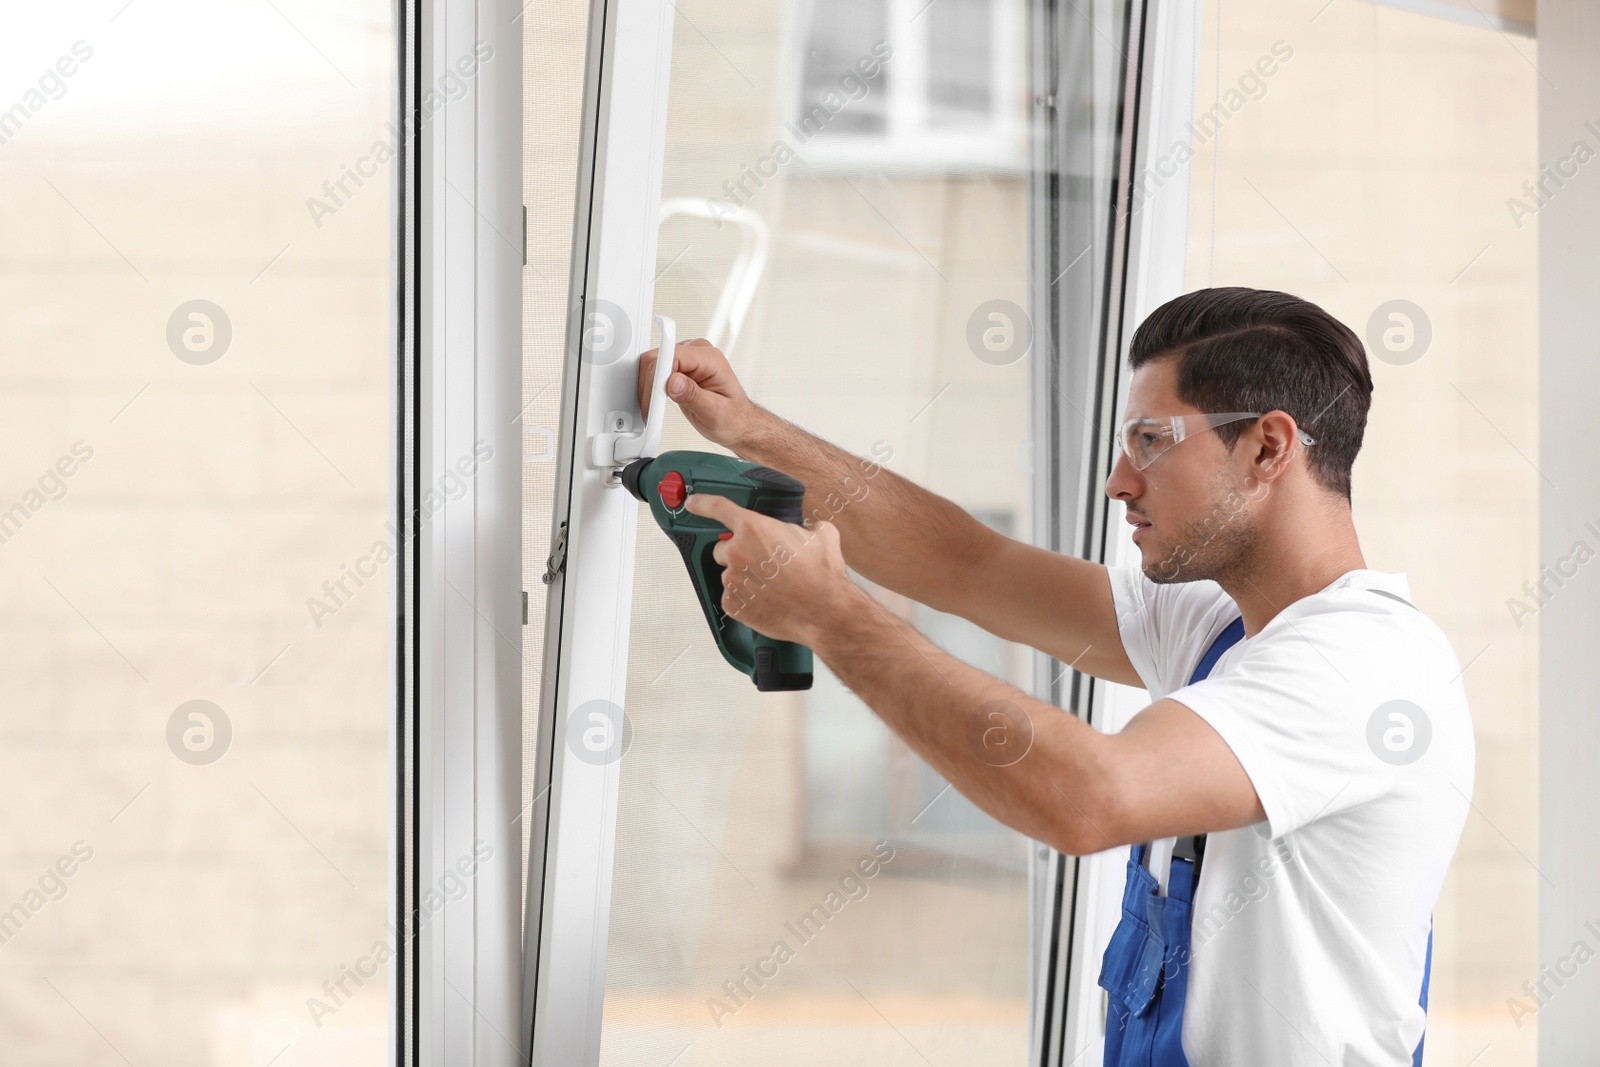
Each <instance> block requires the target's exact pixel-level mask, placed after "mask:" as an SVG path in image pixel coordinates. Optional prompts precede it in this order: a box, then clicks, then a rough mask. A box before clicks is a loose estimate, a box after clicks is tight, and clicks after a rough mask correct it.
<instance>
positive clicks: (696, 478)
mask: <svg viewBox="0 0 1600 1067" xmlns="http://www.w3.org/2000/svg"><path fill="white" fill-rule="evenodd" d="M622 484H623V485H624V486H626V487H627V489H628V491H629V492H630V493H632V494H633V495H634V496H635V497H637V498H638V499H640V500H642V501H644V502H645V503H646V504H649V505H650V514H651V515H652V516H654V518H655V520H656V525H657V526H660V527H661V529H662V530H664V531H666V534H667V536H668V537H670V538H671V539H672V543H673V544H675V545H677V546H678V552H679V553H680V554H681V555H682V556H683V562H684V563H685V564H686V565H687V566H688V568H689V580H690V581H691V582H692V583H693V585H694V591H695V596H696V597H697V598H698V599H699V601H700V609H701V611H703V612H704V613H705V617H706V622H707V623H708V624H709V625H710V626H711V636H712V637H713V638H715V639H716V642H717V650H718V651H720V652H721V653H722V658H723V659H726V660H727V661H728V662H729V663H731V664H733V665H734V666H735V667H737V668H739V670H741V671H743V672H744V673H745V674H747V675H749V676H750V678H751V679H753V680H754V681H755V683H756V688H757V689H759V690H761V691H762V692H773V691H779V690H792V689H810V688H811V650H810V649H809V648H807V647H806V646H804V645H801V644H796V643H795V642H793V641H776V640H773V639H772V638H770V637H767V636H765V635H764V634H759V633H756V632H755V631H754V630H752V629H750V627H748V626H746V625H745V624H744V623H741V622H739V621H738V620H737V619H735V618H733V617H731V616H730V615H728V614H727V613H726V612H725V611H723V610H722V572H723V570H724V569H725V568H724V567H723V566H722V564H720V563H718V562H717V561H716V560H715V559H713V558H712V556H711V550H712V549H713V548H715V547H716V545H717V541H718V540H719V535H721V534H724V533H727V532H728V528H727V527H726V526H724V525H722V524H721V523H720V522H716V521H715V520H713V519H709V518H706V517H705V516H703V515H696V514H694V513H693V512H691V511H689V510H688V509H687V508H685V507H684V506H683V505H684V501H685V500H686V499H687V498H688V494H689V493H708V494H711V495H714V496H722V497H727V498H728V499H729V500H731V501H733V502H734V503H735V504H738V505H739V506H740V507H742V508H747V509H749V510H750V511H754V512H758V513H760V514H762V515H770V516H771V517H773V518H775V519H781V520H783V521H784V522H793V523H797V524H801V523H803V522H804V501H805V492H806V487H805V486H804V485H802V484H801V483H800V482H799V481H797V480H795V479H794V478H791V477H790V476H789V475H787V474H784V473H782V472H780V471H775V470H773V469H772V468H771V467H762V466H759V465H757V464H754V463H749V462H746V461H745V460H742V459H734V458H733V457H731V456H721V455H717V454H715V453H712V452H693V451H688V450H675V451H672V452H663V453H662V454H661V455H659V456H645V457H644V458H642V459H637V460H634V461H633V462H632V463H630V464H628V465H627V466H626V467H624V468H623V470H622ZM754 580H755V581H757V582H759V580H760V579H759V576H756V578H755V579H754ZM758 588H759V587H758ZM758 595H759V594H758Z"/></svg>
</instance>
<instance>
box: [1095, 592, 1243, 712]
mask: <svg viewBox="0 0 1600 1067" xmlns="http://www.w3.org/2000/svg"><path fill="white" fill-rule="evenodd" d="M1106 571H1107V573H1108V575H1109V576H1110V578H1111V600H1112V603H1113V605H1114V606H1115V607H1116V612H1117V631H1118V633H1119V634H1120V635H1121V637H1122V649H1123V651H1124V652H1125V653H1126V654H1127V657H1128V662H1130V663H1132V664H1133V669H1134V670H1135V671H1137V672H1138V673H1139V677H1140V678H1141V679H1142V680H1143V681H1144V687H1145V689H1147V690H1148V691H1149V693H1150V697H1151V699H1152V700H1160V699H1161V698H1162V697H1164V696H1166V695H1167V694H1168V693H1171V692H1172V691H1173V690H1174V689H1177V688H1178V687H1179V686H1181V685H1183V683H1184V682H1186V681H1188V680H1189V674H1190V672H1192V671H1193V670H1194V666H1195V664H1196V663H1198V662H1199V660H1200V656H1201V654H1202V653H1203V652H1204V650H1205V646H1206V645H1207V644H1208V643H1209V642H1210V640H1211V638H1212V637H1213V636H1215V635H1216V634H1217V633H1219V632H1220V631H1221V629H1222V628H1223V627H1224V626H1226V625H1227V624H1228V623H1229V622H1230V621H1232V620H1233V618H1234V617H1235V616H1237V615H1238V614H1239V612H1238V610H1237V609H1236V608H1235V607H1234V605H1233V601H1232V600H1230V599H1229V598H1228V595H1227V594H1226V593H1224V592H1223V591H1222V587H1221V586H1219V585H1217V583H1216V582H1211V581H1204V582H1181V583H1178V582H1174V583H1170V584H1168V583H1159V582H1152V581H1151V580H1150V579H1148V578H1146V577H1145V576H1144V572H1143V571H1142V570H1140V569H1139V568H1138V567H1133V566H1124V567H1107V568H1106Z"/></svg>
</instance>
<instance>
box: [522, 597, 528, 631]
mask: <svg viewBox="0 0 1600 1067" xmlns="http://www.w3.org/2000/svg"><path fill="white" fill-rule="evenodd" d="M522 625H524V626H526V625H528V591H527V590H526V589H524V590H523V591H522Z"/></svg>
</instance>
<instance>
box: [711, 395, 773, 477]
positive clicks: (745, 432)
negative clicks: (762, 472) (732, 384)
mask: <svg viewBox="0 0 1600 1067" xmlns="http://www.w3.org/2000/svg"><path fill="white" fill-rule="evenodd" d="M775 421H776V416H774V415H773V414H772V412H770V411H768V410H767V409H766V408H764V407H762V406H761V405H760V404H757V403H756V402H755V401H753V400H752V401H751V402H750V411H749V413H748V414H747V415H746V416H745V418H744V419H743V420H742V421H741V422H740V424H739V429H738V430H737V431H736V432H734V433H733V434H730V435H729V439H728V440H727V441H724V442H723V445H724V446H726V447H727V448H728V449H729V450H730V451H732V452H733V453H734V454H735V455H737V456H739V457H740V458H742V459H748V460H752V461H754V462H756V463H765V462H767V461H766V460H765V459H763V458H762V455H763V454H764V453H765V452H767V451H768V447H767V445H768V442H769V440H770V438H771V436H772V426H773V424H774V422H775Z"/></svg>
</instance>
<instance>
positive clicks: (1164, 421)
mask: <svg viewBox="0 0 1600 1067" xmlns="http://www.w3.org/2000/svg"><path fill="white" fill-rule="evenodd" d="M1260 417H1261V412H1259V411H1220V412H1214V413H1212V414H1207V415H1169V416H1167V417H1166V418H1161V419H1154V418H1143V419H1129V420H1128V421H1127V422H1125V423H1123V424H1122V429H1121V430H1119V431H1118V433H1117V445H1118V447H1120V448H1121V449H1122V453H1123V455H1125V456H1127V457H1128V462H1129V463H1132V464H1133V469H1134V470H1137V471H1142V470H1144V469H1145V468H1146V467H1148V466H1150V464H1152V463H1154V462H1155V461H1156V459H1157V457H1159V456H1160V455H1161V453H1163V452H1165V451H1166V450H1167V449H1169V448H1171V447H1172V446H1173V445H1175V444H1177V443H1178V442H1179V441H1182V440H1183V439H1184V438H1185V437H1192V436H1194V435H1195V434H1197V433H1204V432H1205V431H1207V430H1215V429H1216V428H1217V427H1218V426H1226V425H1227V424H1228V423H1230V422H1238V421H1240V420H1241V419H1259V418H1260ZM1295 436H1296V437H1298V438H1299V439H1300V441H1301V443H1303V444H1307V445H1314V444H1316V443H1317V442H1316V439H1315V438H1313V437H1312V436H1311V435H1310V434H1308V433H1306V432H1305V431H1304V430H1302V429H1300V428H1299V427H1298V426H1296V427H1295Z"/></svg>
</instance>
